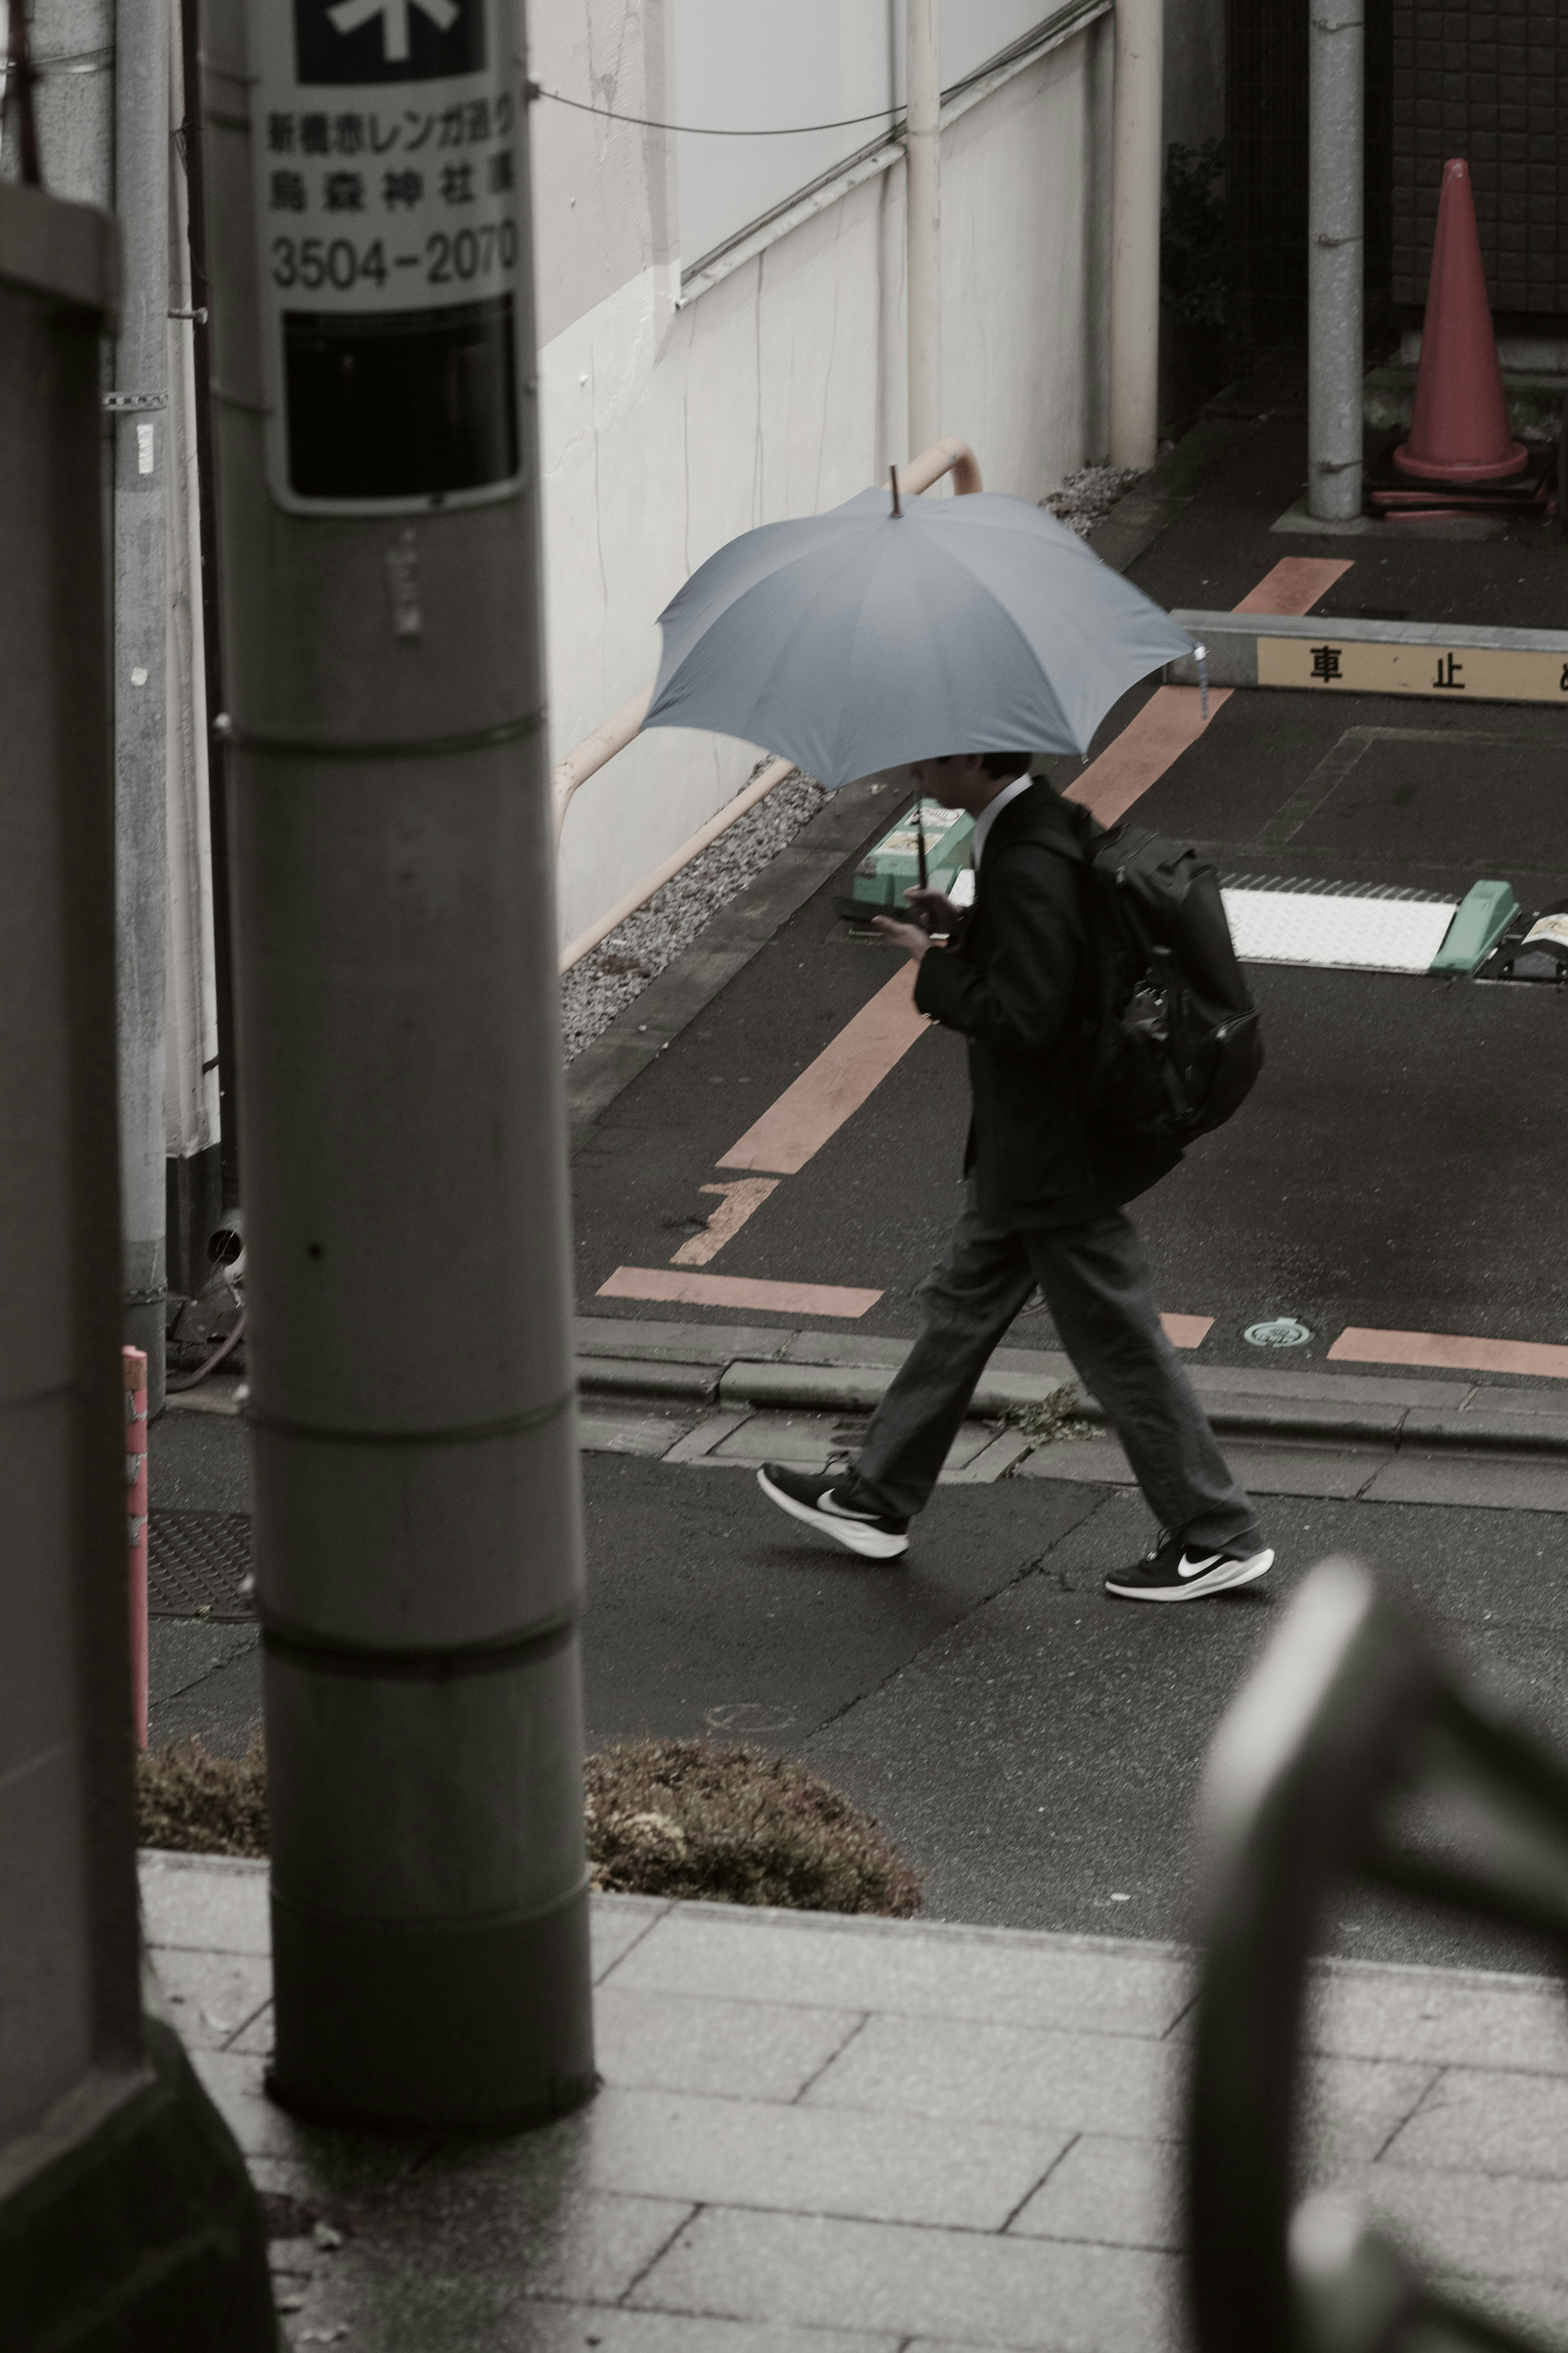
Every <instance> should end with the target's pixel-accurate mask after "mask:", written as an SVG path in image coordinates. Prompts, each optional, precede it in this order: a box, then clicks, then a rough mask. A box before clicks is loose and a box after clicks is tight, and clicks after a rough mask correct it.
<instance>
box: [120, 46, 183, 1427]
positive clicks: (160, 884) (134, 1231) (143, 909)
mask: <svg viewBox="0 0 1568 2353" xmlns="http://www.w3.org/2000/svg"><path fill="white" fill-rule="evenodd" d="M115 50H116V57H117V62H118V71H117V73H116V77H115V92H114V209H115V211H116V213H117V215H118V216H119V219H120V231H121V244H122V251H123V255H124V269H125V280H124V297H123V304H122V310H121V329H120V339H119V343H118V344H117V346H116V352H115V375H116V383H115V385H114V387H113V390H112V391H111V393H110V402H111V404H112V405H111V408H110V429H111V433H112V440H113V450H114V461H113V481H114V624H113V639H112V644H113V663H114V669H113V680H114V767H115V779H114V808H115V820H114V865H115V911H116V929H117V936H118V962H119V976H120V979H119V994H120V1187H121V1237H122V1239H121V1258H122V1263H123V1324H124V1336H125V1339H126V1340H127V1342H128V1343H129V1344H130V1345H131V1346H132V1347H134V1348H140V1349H141V1350H142V1353H143V1354H144V1355H145V1356H146V1358H147V1409H148V1412H149V1413H150V1414H156V1413H159V1412H161V1411H162V1409H163V1315H164V1303H165V1301H166V1298H167V1294H168V1274H167V1266H166V1260H165V1245H164V1213H165V1202H166V1198H167V1196H166V1186H167V1172H166V1166H165V1159H166V1139H165V1134H164V1126H165V1123H164V1111H163V1060H164V1020H165V1008H164V995H163V991H164V936H165V928H166V924H167V921H168V872H167V839H168V753H167V710H166V702H167V691H168V676H167V664H168V595H167V548H166V544H165V537H164V533H165V516H164V486H165V482H166V480H167V475H168V446H169V443H168V428H169V349H168V346H169V315H168V314H169V27H168V15H167V5H166V0H116V5H115Z"/></svg>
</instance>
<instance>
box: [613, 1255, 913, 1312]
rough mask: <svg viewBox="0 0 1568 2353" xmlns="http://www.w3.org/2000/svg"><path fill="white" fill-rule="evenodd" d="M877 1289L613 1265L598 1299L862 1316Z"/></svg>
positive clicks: (873, 1301) (873, 1302)
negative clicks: (671, 1302) (858, 1288)
mask: <svg viewBox="0 0 1568 2353" xmlns="http://www.w3.org/2000/svg"><path fill="white" fill-rule="evenodd" d="M881 1296H882V1294H881V1293H880V1292H879V1291H849V1290H844V1289H840V1288H839V1287H838V1286H837V1285H836V1284H834V1283H831V1282H751V1281H749V1280H748V1279H747V1278H746V1277H744V1276H742V1275H733V1274H686V1273H682V1272H680V1271H679V1269H677V1268H675V1267H669V1266H618V1267H616V1271H615V1272H614V1274H612V1275H611V1277H610V1279H609V1281H608V1282H602V1283H601V1284H600V1285H599V1297H600V1298H601V1299H666V1300H671V1301H674V1302H676V1303H679V1305H681V1306H685V1307H757V1308H761V1309H762V1310H763V1314H776V1315H846V1316H856V1315H864V1314H865V1313H866V1311H867V1309H868V1307H875V1305H876V1304H877V1302H878V1300H879V1299H880V1297H881Z"/></svg>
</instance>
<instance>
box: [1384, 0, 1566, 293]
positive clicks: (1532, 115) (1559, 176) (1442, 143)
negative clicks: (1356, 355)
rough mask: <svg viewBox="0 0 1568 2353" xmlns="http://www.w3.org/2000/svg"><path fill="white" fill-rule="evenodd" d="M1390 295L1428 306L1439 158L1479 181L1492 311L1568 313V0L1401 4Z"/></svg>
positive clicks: (1407, 0) (1399, 0) (1404, 0)
mask: <svg viewBox="0 0 1568 2353" xmlns="http://www.w3.org/2000/svg"><path fill="white" fill-rule="evenodd" d="M1393 14H1394V124H1393V132H1394V189H1393V199H1394V206H1393V264H1394V268H1393V291H1394V301H1396V302H1407V303H1413V304H1415V306H1417V307H1418V308H1419V307H1422V306H1424V305H1425V303H1426V285H1427V279H1428V276H1429V274H1430V271H1431V267H1432V237H1433V232H1434V230H1435V228H1436V220H1437V193H1438V188H1439V185H1440V183H1441V178H1442V171H1443V165H1444V164H1445V163H1446V162H1447V159H1448V157H1449V156H1450V155H1459V156H1463V157H1464V159H1465V161H1466V162H1467V163H1468V164H1469V166H1470V173H1471V178H1472V180H1473V182H1474V184H1475V192H1476V215H1477V218H1478V220H1479V224H1480V232H1481V254H1482V257H1483V259H1484V260H1485V262H1486V270H1487V286H1488V290H1489V293H1490V296H1491V302H1492V309H1493V311H1494V313H1497V314H1499V315H1506V316H1509V317H1513V318H1519V319H1521V321H1522V320H1535V321H1539V320H1541V319H1542V318H1543V317H1548V318H1556V319H1568V0H1484V5H1479V6H1471V7H1460V8H1433V7H1423V6H1420V5H1414V0H1394V6H1393Z"/></svg>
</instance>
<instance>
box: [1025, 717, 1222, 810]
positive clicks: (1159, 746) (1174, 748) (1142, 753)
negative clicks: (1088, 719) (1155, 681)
mask: <svg viewBox="0 0 1568 2353" xmlns="http://www.w3.org/2000/svg"><path fill="white" fill-rule="evenodd" d="M1230 695H1231V690H1230V688H1229V687H1228V686H1216V687H1213V688H1211V689H1210V691H1209V718H1210V719H1211V720H1212V719H1213V717H1214V715H1215V712H1216V711H1217V710H1218V709H1219V707H1220V705H1221V703H1222V702H1229V700H1230ZM1203 732H1204V717H1203V696H1202V695H1201V694H1200V693H1199V691H1198V690H1197V688H1196V687H1195V686H1157V687H1156V688H1155V689H1154V691H1153V693H1152V695H1151V696H1150V697H1149V700H1148V702H1146V703H1145V704H1144V705H1143V708H1142V711H1140V712H1138V714H1137V716H1136V718H1133V719H1130V720H1129V721H1128V723H1127V724H1126V726H1125V727H1124V728H1123V729H1122V731H1121V734H1120V735H1119V736H1118V737H1117V738H1116V741H1115V742H1114V743H1113V744H1107V745H1106V747H1105V749H1104V751H1103V752H1102V753H1101V754H1100V757H1099V759H1098V760H1091V761H1090V762H1089V765H1088V767H1087V768H1086V769H1085V770H1084V772H1083V774H1082V776H1079V778H1078V780H1077V782H1076V783H1075V784H1071V785H1069V786H1068V788H1067V791H1066V792H1065V793H1064V794H1063V796H1062V797H1063V799H1064V800H1069V801H1077V802H1078V803H1079V806H1080V807H1083V808H1086V809H1087V810H1088V811H1089V815H1090V817H1092V818H1098V819H1099V821H1100V824H1101V825H1114V824H1115V823H1116V820H1117V818H1119V817H1122V816H1125V814H1126V812H1127V811H1128V810H1129V809H1130V808H1131V806H1132V804H1133V802H1134V801H1136V800H1142V797H1143V795H1144V794H1145V793H1146V792H1147V791H1148V789H1149V787H1150V786H1151V785H1157V784H1158V783H1159V781H1160V779H1161V777H1162V776H1163V775H1164V773H1165V771H1166V769H1167V768H1168V767H1170V765H1172V763H1173V761H1175V760H1179V759H1180V758H1181V756H1182V754H1183V753H1184V751H1185V750H1186V748H1187V746H1188V744H1195V743H1196V742H1197V740H1198V737H1199V736H1200V735H1201V734H1202V733H1203Z"/></svg>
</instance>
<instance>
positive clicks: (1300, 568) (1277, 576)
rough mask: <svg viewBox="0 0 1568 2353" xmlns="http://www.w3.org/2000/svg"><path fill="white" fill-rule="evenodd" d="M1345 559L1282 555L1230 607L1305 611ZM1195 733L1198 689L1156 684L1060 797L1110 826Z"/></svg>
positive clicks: (1215, 702) (1214, 700)
mask: <svg viewBox="0 0 1568 2353" xmlns="http://www.w3.org/2000/svg"><path fill="white" fill-rule="evenodd" d="M1353 561H1354V558H1353V557H1352V559H1350V562H1346V561H1343V560H1342V559H1339V558H1331V557H1328V556H1320V555H1287V556H1284V557H1282V558H1281V559H1280V561H1279V563H1278V564H1277V565H1275V566H1274V569H1273V570H1272V572H1266V573H1265V574H1264V575H1263V578H1262V579H1261V580H1260V581H1259V582H1258V586H1257V587H1256V588H1249V589H1248V590H1247V595H1246V596H1244V597H1243V598H1242V600H1241V602H1240V604H1239V605H1237V607H1236V610H1237V612H1238V613H1294V614H1301V613H1310V611H1311V609H1312V607H1313V606H1314V605H1315V604H1316V603H1317V601H1318V599H1319V597H1320V596H1323V595H1325V594H1326V593H1327V591H1328V590H1329V589H1331V587H1332V586H1333V585H1334V583H1335V581H1336V580H1338V579H1340V578H1342V576H1343V575H1344V574H1345V573H1347V572H1348V571H1349V570H1350V568H1351V563H1352V562H1353ZM1230 694H1231V690H1230V688H1229V687H1228V686H1218V687H1215V689H1214V690H1213V691H1212V692H1211V693H1210V695H1209V717H1210V718H1211V719H1212V718H1213V717H1214V715H1215V712H1216V711H1217V710H1218V709H1219V707H1220V705H1221V703H1222V702H1228V701H1229V700H1230ZM1203 732H1204V720H1203V696H1202V695H1201V694H1200V693H1199V691H1198V690H1197V688H1196V687H1195V686H1161V687H1156V689H1155V690H1154V692H1153V693H1152V695H1151V696H1150V698H1149V700H1148V702H1146V703H1145V704H1144V705H1143V708H1142V711H1141V712H1139V713H1138V715H1137V717H1136V718H1135V719H1132V720H1131V721H1130V722H1129V723H1128V724H1127V725H1126V726H1125V727H1124V728H1123V729H1122V731H1121V734H1120V735H1119V736H1118V737H1117V738H1116V741H1115V742H1114V744H1107V745H1106V747H1105V749H1104V751H1103V752H1102V753H1101V754H1100V757H1099V759H1098V760H1094V761H1091V762H1090V764H1089V766H1088V767H1087V768H1086V769H1085V770H1084V772H1083V774H1082V776H1079V779H1078V782H1077V783H1076V784H1073V785H1069V786H1068V789H1067V794H1066V798H1067V799H1068V800H1069V801H1077V802H1079V805H1080V806H1081V807H1084V808H1086V809H1088V811H1089V815H1090V816H1091V817H1093V818H1098V819H1099V820H1100V824H1101V825H1114V824H1115V823H1116V820H1117V818H1119V817H1125V816H1126V814H1127V811H1128V810H1129V809H1130V808H1131V806H1132V804H1133V802H1134V801H1136V800H1141V799H1142V797H1143V795H1144V794H1145V793H1146V792H1147V791H1148V789H1149V787H1150V786H1151V785H1155V784H1158V783H1159V781H1160V778H1161V777H1162V776H1163V775H1164V773H1165V771H1166V769H1167V768H1168V767H1170V766H1171V765H1172V763H1173V761H1176V760H1179V759H1180V758H1181V756H1182V754H1183V753H1184V751H1185V750H1186V749H1187V746H1188V745H1189V744H1195V743H1196V742H1197V740H1198V737H1199V736H1200V735H1201V734H1202V733H1203Z"/></svg>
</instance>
